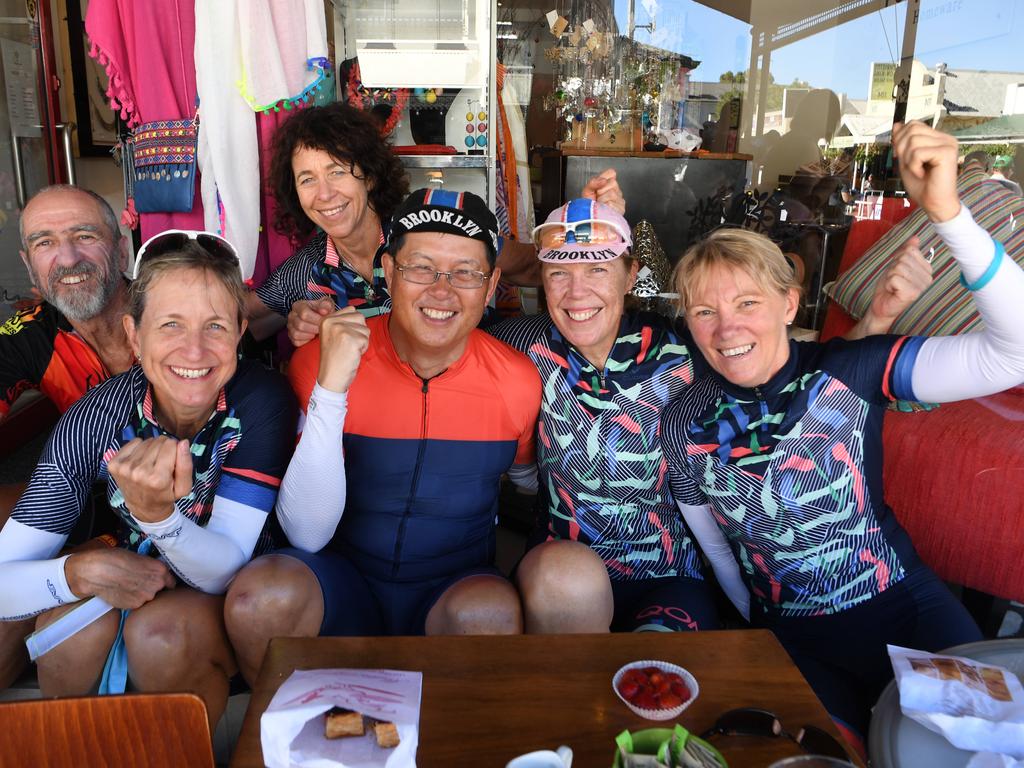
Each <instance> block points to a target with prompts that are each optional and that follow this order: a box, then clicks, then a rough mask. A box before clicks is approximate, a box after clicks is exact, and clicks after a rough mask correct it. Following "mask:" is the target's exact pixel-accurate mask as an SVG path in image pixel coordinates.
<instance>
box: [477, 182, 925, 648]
mask: <svg viewBox="0 0 1024 768" xmlns="http://www.w3.org/2000/svg"><path fill="white" fill-rule="evenodd" d="M534 239H535V242H536V243H537V245H538V247H539V248H540V251H539V258H540V261H541V274H542V278H543V284H544V291H545V295H546V297H547V309H548V314H547V315H540V316H537V317H533V318H520V319H515V320H509V321H505V322H503V323H499V324H498V325H496V326H493V327H492V328H490V329H488V330H489V332H491V333H493V334H494V335H495V336H497V337H498V338H500V339H502V340H503V341H506V342H507V343H509V344H511V345H512V346H513V347H515V348H516V349H519V350H520V351H523V352H525V353H527V355H528V356H529V357H530V358H531V360H533V362H534V364H535V365H536V366H537V368H538V370H539V371H540V374H541V380H542V382H543V385H544V389H543V400H542V403H541V412H540V418H539V424H538V442H537V454H538V471H539V477H538V484H539V488H538V490H539V505H540V522H541V525H540V526H539V527H538V530H537V531H536V532H535V535H534V536H533V538H532V542H534V543H536V542H540V543H537V544H536V546H533V547H532V548H531V549H530V550H529V551H528V552H527V554H526V557H525V558H524V559H523V561H522V562H521V563H520V565H519V567H518V569H517V573H516V576H517V585H518V586H519V588H520V592H521V594H522V597H523V611H524V623H525V628H526V631H527V632H574V631H575V632H603V631H607V630H608V629H609V627H611V629H613V630H623V631H630V630H645V629H646V630H655V631H658V630H660V631H685V630H695V629H707V628H709V627H714V626H716V625H717V617H716V612H715V609H714V604H713V601H712V600H711V598H710V594H709V589H708V587H707V584H706V582H705V581H704V578H703V574H702V568H701V560H700V556H699V554H698V552H697V550H696V547H695V545H694V542H693V540H692V539H691V536H690V534H691V532H690V530H689V529H688V528H687V527H686V525H685V524H684V523H683V521H682V519H681V517H680V513H679V509H678V508H677V506H676V504H675V502H674V501H673V500H672V497H671V494H670V492H669V487H668V481H667V476H666V466H665V460H664V457H663V456H662V450H661V445H660V443H659V441H658V424H659V419H660V415H661V410H662V408H663V407H664V406H665V405H666V404H667V403H668V402H669V401H671V400H673V399H674V398H676V397H678V396H679V395H680V394H681V393H682V392H683V391H684V390H685V389H686V388H687V387H688V386H689V385H690V384H691V383H692V382H693V380H694V376H695V371H694V367H693V364H692V361H691V359H690V354H689V349H688V344H689V342H688V340H687V336H686V335H685V331H684V330H682V329H681V328H679V327H677V325H676V323H675V322H674V321H672V320H669V319H668V318H665V317H663V316H661V315H657V314H653V313H646V312H634V311H626V309H625V294H626V293H628V292H629V291H630V289H631V288H632V286H633V283H634V281H635V279H636V274H637V264H636V262H634V261H633V260H632V259H631V258H630V255H629V252H630V247H631V239H630V234H629V226H628V224H627V223H626V221H625V219H623V217H622V216H621V215H619V214H618V213H617V212H616V211H614V210H612V209H610V208H609V207H607V206H604V205H601V204H600V203H595V202H593V201H591V200H573V201H571V202H569V203H567V204H566V205H564V206H562V207H561V208H559V209H557V210H556V211H554V212H553V213H552V214H551V215H550V216H549V217H548V220H547V221H546V222H545V223H544V224H542V225H540V226H539V227H537V228H536V230H535V232H534ZM918 258H919V257H918ZM901 263H902V262H901ZM902 275H903V272H902V270H901V269H900V268H898V265H896V264H894V266H893V267H891V268H890V270H889V272H888V273H887V275H886V276H885V278H884V279H882V280H880V281H879V284H878V288H877V290H876V295H875V300H874V302H873V305H872V310H871V312H869V314H868V316H866V317H865V318H864V319H863V320H862V321H861V323H860V324H859V325H858V327H857V328H855V329H854V331H852V332H851V336H857V335H863V334H864V333H865V332H867V331H869V330H871V331H875V330H876V329H878V328H880V327H888V324H889V323H891V321H892V318H894V317H895V316H896V315H898V314H899V312H900V311H902V308H903V307H905V306H906V304H907V303H909V302H910V301H912V300H913V299H914V298H916V296H917V294H918V292H919V288H916V287H915V286H914V285H912V284H911V283H908V282H907V281H905V280H904V278H903V276H902ZM705 529H706V530H704V529H702V530H693V531H692V533H693V534H694V535H695V536H696V537H697V539H698V541H699V542H700V544H701V545H702V547H703V548H704V550H705V553H706V554H708V555H709V556H710V555H712V554H716V553H719V552H724V553H725V554H726V555H728V545H727V544H725V542H724V540H723V539H722V537H721V535H720V534H719V533H718V532H717V530H716V529H715V527H714V526H713V525H708V526H705ZM595 555H596V557H595ZM729 557H730V558H731V555H729ZM712 562H715V560H714V559H712ZM716 573H717V569H716ZM719 581H720V582H721V583H722V586H723V588H724V589H725V590H726V593H727V594H728V596H729V598H730V599H731V600H732V602H733V603H734V604H735V605H736V606H737V608H738V609H739V610H740V612H741V613H743V614H744V615H745V614H746V612H747V608H748V603H749V597H748V595H747V592H746V589H745V588H744V587H743V586H742V585H741V584H740V583H739V582H738V581H737V580H736V579H731V580H728V579H719Z"/></svg>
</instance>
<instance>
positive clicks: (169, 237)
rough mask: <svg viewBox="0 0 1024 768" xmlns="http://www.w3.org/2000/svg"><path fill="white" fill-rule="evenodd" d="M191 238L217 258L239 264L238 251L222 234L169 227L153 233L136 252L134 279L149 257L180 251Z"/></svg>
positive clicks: (133, 270)
mask: <svg viewBox="0 0 1024 768" xmlns="http://www.w3.org/2000/svg"><path fill="white" fill-rule="evenodd" d="M189 240H195V241H196V243H198V244H199V245H200V246H202V248H203V250H205V251H206V252H207V253H208V254H210V255H211V256H212V257H214V258H215V259H227V260H229V261H231V262H232V263H234V264H238V252H237V251H236V250H235V247H234V246H233V245H231V243H229V242H228V241H227V240H225V239H224V238H223V237H221V236H220V235H217V234H214V233H213V232H196V231H195V230H191V229H168V230H167V231H166V232H161V233H160V234H159V235H153V236H152V237H151V238H149V240H147V241H146V242H144V243H143V244H142V247H141V248H140V249H139V252H138V253H137V254H135V266H134V267H133V268H132V280H134V279H135V278H137V277H138V276H139V265H140V264H142V262H143V260H145V259H147V258H154V257H156V256H163V255H164V254H165V253H171V252H172V251H180V250H181V249H182V248H184V247H185V244H186V243H187V242H188V241H189Z"/></svg>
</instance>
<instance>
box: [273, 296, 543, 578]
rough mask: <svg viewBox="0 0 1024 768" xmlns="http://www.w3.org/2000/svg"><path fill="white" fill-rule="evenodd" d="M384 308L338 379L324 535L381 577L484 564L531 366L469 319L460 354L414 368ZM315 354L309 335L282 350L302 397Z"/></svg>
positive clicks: (530, 391) (527, 418)
mask: <svg viewBox="0 0 1024 768" xmlns="http://www.w3.org/2000/svg"><path fill="white" fill-rule="evenodd" d="M388 319H389V317H388V316H387V315H385V316H381V317H375V318H371V319H370V320H368V321H367V326H369V328H370V344H369V347H368V349H367V350H366V352H365V354H364V355H363V358H362V360H361V362H360V364H359V372H358V373H357V374H356V377H355V380H354V381H353V383H352V386H351V388H350V389H349V393H348V412H347V415H346V417H345V427H344V437H343V446H344V451H345V477H346V484H347V496H346V503H345V511H344V514H343V515H342V518H341V523H340V524H339V525H338V530H337V531H336V533H335V535H334V538H333V540H332V541H331V543H330V544H329V545H328V547H329V548H331V549H334V550H336V551H340V552H342V553H343V554H345V555H347V556H348V557H349V558H350V559H351V560H352V561H353V562H354V563H355V565H356V566H357V567H358V568H359V569H360V570H361V571H362V572H364V573H367V574H369V575H371V576H373V577H376V578H380V579H385V580H388V581H402V582H413V581H421V580H426V579H431V578H436V577H439V576H445V575H448V574H453V573H458V572H461V571H464V570H467V569H469V568H474V567H478V566H480V565H489V564H491V563H492V562H493V558H494V529H495V516H496V514H497V502H498V490H499V483H500V479H501V475H502V474H503V473H505V472H506V471H507V470H508V468H509V467H510V466H511V465H512V464H527V463H532V462H533V461H535V455H534V431H535V425H536V421H537V412H538V410H539V409H540V377H539V376H538V374H537V368H536V367H535V366H534V365H533V363H531V362H530V360H529V358H527V357H526V356H525V355H523V354H521V353H519V352H516V351H515V350H513V349H512V348H511V347H509V346H507V345H506V344H504V343H503V342H500V341H498V340H496V339H494V338H492V337H490V336H488V335H487V334H485V333H483V332H482V331H479V330H474V331H473V332H472V333H471V334H470V337H469V341H468V343H467V345H466V350H465V352H463V354H462V357H460V358H459V360H458V361H457V362H455V363H454V364H453V365H452V366H451V367H449V368H448V369H447V370H445V371H444V372H443V373H441V374H439V375H437V376H435V377H434V378H432V379H429V380H424V379H421V378H420V377H419V376H417V375H416V373H415V372H414V371H413V370H412V368H411V367H410V366H409V365H408V364H407V363H404V362H403V361H402V360H401V359H400V358H399V357H398V354H397V353H396V352H395V348H394V346H393V344H392V341H391V336H390V333H389V331H388ZM319 361H320V347H319V338H318V339H316V340H314V341H312V342H310V343H309V344H307V345H305V346H304V347H301V348H300V349H299V350H298V351H297V352H296V353H295V356H294V357H293V358H292V362H291V365H290V367H289V372H288V373H289V377H290V378H291V380H292V387H293V388H294V389H295V392H296V394H297V395H298V397H299V401H300V403H301V404H302V406H303V408H305V407H306V406H307V404H308V402H309V395H310V393H311V392H312V390H313V384H314V383H315V381H316V374H317V370H318V367H319Z"/></svg>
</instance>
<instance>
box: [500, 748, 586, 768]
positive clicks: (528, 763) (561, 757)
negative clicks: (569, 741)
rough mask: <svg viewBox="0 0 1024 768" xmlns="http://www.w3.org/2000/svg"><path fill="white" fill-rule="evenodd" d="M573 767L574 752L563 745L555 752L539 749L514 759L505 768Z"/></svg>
mask: <svg viewBox="0 0 1024 768" xmlns="http://www.w3.org/2000/svg"><path fill="white" fill-rule="evenodd" d="M571 765H572V750H571V749H569V747H566V746H564V745H563V746H561V747H559V748H558V750H557V751H555V752H552V751H551V750H550V749H539V750H537V751H536V752H527V753H526V754H525V755H520V756H519V757H514V758H512V759H511V760H510V761H509V762H508V764H507V765H506V766H505V768H570V766H571Z"/></svg>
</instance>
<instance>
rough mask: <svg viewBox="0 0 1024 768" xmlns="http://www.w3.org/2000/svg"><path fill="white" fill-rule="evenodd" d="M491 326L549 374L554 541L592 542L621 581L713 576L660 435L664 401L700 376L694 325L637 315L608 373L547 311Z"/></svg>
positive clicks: (543, 455) (544, 376) (549, 494)
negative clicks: (677, 496)
mask: <svg viewBox="0 0 1024 768" xmlns="http://www.w3.org/2000/svg"><path fill="white" fill-rule="evenodd" d="M487 331H488V333H491V334H493V335H494V336H496V337H497V338H499V339H501V340H502V341H505V342H506V343H508V344H511V345H512V346H513V347H515V348H516V349H519V350H520V351H522V352H525V353H526V354H527V355H529V357H530V360H532V361H533V364H534V365H536V366H537V369H538V371H539V372H540V376H541V382H542V384H543V390H542V392H543V399H542V400H541V410H540V417H539V419H538V423H537V429H538V439H537V469H538V480H539V489H538V490H539V495H540V504H541V515H542V524H543V525H544V527H545V528H546V536H547V538H555V539H571V540H573V541H580V542H583V543H584V544H586V545H587V546H589V547H590V548H591V549H593V550H594V552H596V553H597V554H598V555H599V556H600V557H601V559H602V560H603V561H604V564H605V567H606V568H607V570H608V576H609V578H611V579H612V580H614V581H626V580H636V579H651V578H662V577H669V576H681V577H690V578H693V579H701V578H703V576H702V568H701V561H700V555H699V554H698V552H697V548H696V546H695V545H694V543H693V541H692V539H691V538H690V533H689V531H688V529H687V528H686V525H685V523H684V522H683V520H682V518H681V516H680V514H679V509H678V507H676V504H675V502H674V501H673V500H672V495H671V493H670V492H669V485H668V473H667V470H666V466H665V459H664V457H663V456H662V452H661V443H660V441H659V440H658V426H659V423H660V419H661V410H662V408H664V407H665V405H667V404H668V403H669V402H670V401H671V400H672V399H673V398H675V397H678V396H679V394H680V393H681V392H683V391H684V390H685V389H686V388H687V387H688V386H689V385H690V383H691V382H692V381H693V365H692V363H691V361H690V354H689V350H688V345H687V339H686V336H685V335H684V332H683V331H680V330H678V329H677V328H676V327H675V324H674V323H673V322H672V321H671V320H669V319H668V318H665V317H662V316H660V315H656V314H653V313H646V312H627V313H625V314H624V315H623V317H622V320H621V322H620V324H619V330H618V337H617V338H616V340H615V343H614V344H613V346H612V349H611V351H610V352H609V354H608V360H607V361H606V363H605V367H604V370H600V371H599V370H597V369H596V368H595V367H594V366H593V365H592V364H591V363H590V362H588V361H587V360H586V358H584V357H583V355H582V354H580V352H579V351H578V350H577V349H576V348H575V347H573V346H572V344H570V343H569V342H568V340H567V339H565V338H564V337H563V336H562V334H561V333H560V332H559V330H558V328H557V327H555V324H554V323H553V322H552V321H551V319H550V317H548V316H547V315H541V316H536V317H530V318H521V319H520V318H516V319H513V320H506V321H504V322H501V323H498V324H497V325H494V326H492V327H490V328H488V329H487Z"/></svg>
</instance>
